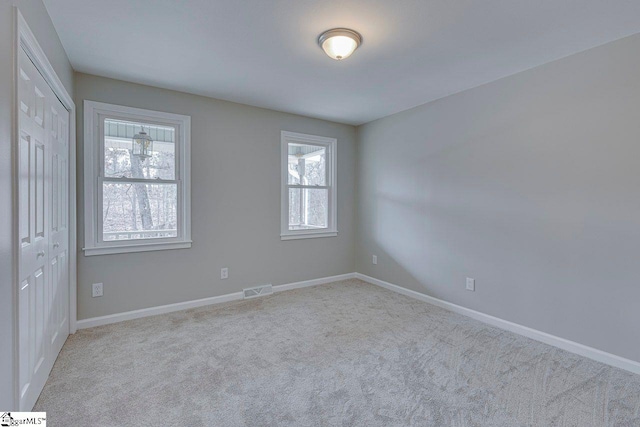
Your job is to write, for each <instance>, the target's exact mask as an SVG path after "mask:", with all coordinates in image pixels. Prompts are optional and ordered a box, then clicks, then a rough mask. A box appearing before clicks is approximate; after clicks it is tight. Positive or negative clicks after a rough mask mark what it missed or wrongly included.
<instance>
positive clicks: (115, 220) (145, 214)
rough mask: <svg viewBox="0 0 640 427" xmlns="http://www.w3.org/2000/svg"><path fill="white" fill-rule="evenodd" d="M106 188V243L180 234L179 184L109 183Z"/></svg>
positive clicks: (104, 207)
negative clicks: (178, 230) (178, 229)
mask: <svg viewBox="0 0 640 427" xmlns="http://www.w3.org/2000/svg"><path fill="white" fill-rule="evenodd" d="M102 190H103V196H102V200H103V205H102V212H103V233H102V239H103V240H104V241H105V242H107V241H114V240H132V239H156V238H164V237H177V235H178V232H177V228H178V186H177V184H141V183H114V182H105V183H103V185H102Z"/></svg>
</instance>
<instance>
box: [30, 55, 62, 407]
mask: <svg viewBox="0 0 640 427" xmlns="http://www.w3.org/2000/svg"><path fill="white" fill-rule="evenodd" d="M18 115H19V118H18V127H19V141H18V200H19V208H18V209H19V217H18V230H19V236H18V237H19V242H20V260H19V268H20V271H19V275H20V280H19V291H18V337H19V338H18V339H19V359H18V367H19V374H18V375H19V387H20V391H19V392H20V396H19V398H20V409H21V410H30V409H31V408H32V407H33V405H34V404H35V402H36V400H37V398H38V396H39V394H40V391H42V387H43V386H44V384H45V382H46V380H47V377H48V375H49V372H50V371H51V367H52V366H53V362H54V361H55V359H56V357H57V355H58V352H59V351H60V348H61V347H62V344H64V341H65V340H66V338H67V336H68V334H69V315H68V313H69V304H68V301H69V298H68V292H69V272H68V247H69V233H68V230H67V225H68V208H67V202H68V186H67V177H68V161H67V159H68V156H67V153H68V141H69V113H68V112H67V111H66V110H65V109H64V108H63V107H62V105H61V104H60V101H59V100H58V99H57V97H56V96H55V95H54V93H53V91H52V90H51V88H50V87H49V86H48V85H47V83H46V82H45V80H44V78H43V77H42V76H41V75H40V73H39V72H38V70H37V69H36V67H35V66H34V65H33V63H32V62H31V60H30V59H29V58H28V57H27V55H26V54H25V53H24V51H22V49H21V50H20V52H19V62H18ZM63 146H64V147H63Z"/></svg>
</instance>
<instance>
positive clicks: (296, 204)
mask: <svg viewBox="0 0 640 427" xmlns="http://www.w3.org/2000/svg"><path fill="white" fill-rule="evenodd" d="M335 150H336V140H335V139H333V138H325V137H317V136H313V135H304V134H296V133H292V132H284V131H283V132H282V156H283V162H282V163H283V166H282V167H283V180H282V181H283V183H282V185H283V195H282V197H283V207H282V230H281V237H282V238H283V239H289V238H304V237H326V236H335V235H336V233H337V230H336V198H335V154H336V153H335Z"/></svg>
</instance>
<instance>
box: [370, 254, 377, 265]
mask: <svg viewBox="0 0 640 427" xmlns="http://www.w3.org/2000/svg"><path fill="white" fill-rule="evenodd" d="M371 262H372V263H373V265H378V255H373V256H372V257H371Z"/></svg>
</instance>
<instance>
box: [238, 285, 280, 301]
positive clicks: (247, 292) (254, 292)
mask: <svg viewBox="0 0 640 427" xmlns="http://www.w3.org/2000/svg"><path fill="white" fill-rule="evenodd" d="M243 293H244V299H247V298H255V297H261V296H264V295H269V294H272V293H273V286H271V285H261V286H256V287H255V288H248V289H244V290H243Z"/></svg>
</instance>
